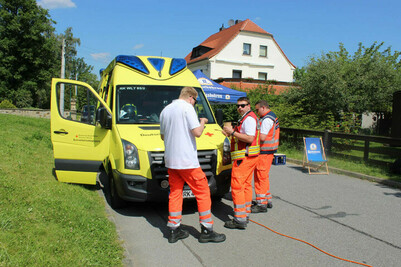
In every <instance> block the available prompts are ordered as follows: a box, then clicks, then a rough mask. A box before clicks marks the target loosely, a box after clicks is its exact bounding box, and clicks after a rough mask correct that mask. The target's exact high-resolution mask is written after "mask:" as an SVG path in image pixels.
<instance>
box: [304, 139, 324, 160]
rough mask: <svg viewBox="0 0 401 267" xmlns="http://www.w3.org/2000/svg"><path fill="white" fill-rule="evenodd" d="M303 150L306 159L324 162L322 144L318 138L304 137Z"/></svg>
mask: <svg viewBox="0 0 401 267" xmlns="http://www.w3.org/2000/svg"><path fill="white" fill-rule="evenodd" d="M305 150H306V156H307V158H308V161H315V162H324V161H326V160H325V157H323V151H322V145H321V139H320V138H313V137H308V138H305Z"/></svg>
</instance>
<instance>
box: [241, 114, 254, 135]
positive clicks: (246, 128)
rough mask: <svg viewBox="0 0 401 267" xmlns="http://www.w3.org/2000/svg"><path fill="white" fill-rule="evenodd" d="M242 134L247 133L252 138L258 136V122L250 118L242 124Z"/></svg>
mask: <svg viewBox="0 0 401 267" xmlns="http://www.w3.org/2000/svg"><path fill="white" fill-rule="evenodd" d="M240 133H245V134H247V135H250V136H255V134H256V120H255V119H254V118H252V117H251V116H249V117H248V118H246V119H245V120H244V121H243V122H242V126H241V130H240Z"/></svg>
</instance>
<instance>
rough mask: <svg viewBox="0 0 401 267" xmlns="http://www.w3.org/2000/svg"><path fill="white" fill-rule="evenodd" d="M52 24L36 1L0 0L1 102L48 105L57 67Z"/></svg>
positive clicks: (19, 105) (46, 12) (22, 105)
mask: <svg viewBox="0 0 401 267" xmlns="http://www.w3.org/2000/svg"><path fill="white" fill-rule="evenodd" d="M53 23H54V22H53V21H52V20H51V19H50V18H49V14H48V11H47V10H45V9H43V8H41V7H40V6H38V5H37V3H36V1H35V0H0V101H2V100H4V99H9V100H11V101H12V102H13V103H14V104H15V105H16V106H17V107H29V106H36V107H44V106H48V105H49V96H50V83H49V81H50V80H51V77H53V76H54V75H55V73H56V66H57V64H56V62H57V61H56V55H57V53H56V44H57V42H56V38H55V35H54V28H53V26H52V25H53Z"/></svg>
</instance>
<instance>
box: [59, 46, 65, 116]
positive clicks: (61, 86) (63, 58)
mask: <svg viewBox="0 0 401 267" xmlns="http://www.w3.org/2000/svg"><path fill="white" fill-rule="evenodd" d="M60 78H61V79H64V78H65V39H64V38H63V42H62V45H61V75H60ZM60 113H61V116H63V117H64V84H63V83H61V84H60Z"/></svg>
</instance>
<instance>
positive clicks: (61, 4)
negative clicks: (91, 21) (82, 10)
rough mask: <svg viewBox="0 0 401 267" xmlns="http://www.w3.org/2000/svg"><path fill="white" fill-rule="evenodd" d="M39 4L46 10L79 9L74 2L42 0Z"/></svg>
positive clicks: (69, 0) (68, 0) (70, 0)
mask: <svg viewBox="0 0 401 267" xmlns="http://www.w3.org/2000/svg"><path fill="white" fill-rule="evenodd" d="M38 4H39V5H40V6H41V7H43V8H46V9H56V8H73V7H77V6H76V5H75V3H74V2H72V0H40V1H39V2H38Z"/></svg>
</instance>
